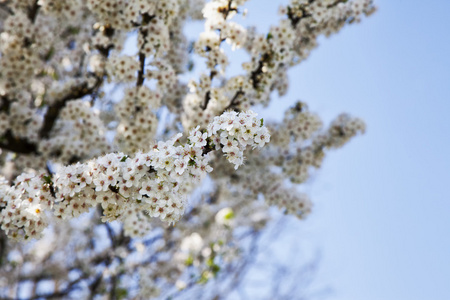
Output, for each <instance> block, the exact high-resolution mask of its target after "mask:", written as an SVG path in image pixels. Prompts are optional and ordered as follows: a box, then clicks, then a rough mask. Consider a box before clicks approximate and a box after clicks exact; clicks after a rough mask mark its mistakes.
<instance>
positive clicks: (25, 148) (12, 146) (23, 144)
mask: <svg viewBox="0 0 450 300" xmlns="http://www.w3.org/2000/svg"><path fill="white" fill-rule="evenodd" d="M0 148H1V149H4V150H8V151H12V152H15V153H21V154H38V150H37V146H36V144H35V143H30V142H29V141H28V140H27V139H23V138H18V137H15V136H13V134H12V133H11V130H7V131H6V133H5V134H4V135H3V137H2V139H1V140H0Z"/></svg>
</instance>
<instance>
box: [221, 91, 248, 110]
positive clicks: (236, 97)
mask: <svg viewBox="0 0 450 300" xmlns="http://www.w3.org/2000/svg"><path fill="white" fill-rule="evenodd" d="M243 95H245V93H244V92H243V91H242V90H239V91H237V92H236V94H234V97H233V99H231V101H230V104H228V106H227V107H225V109H224V111H226V110H228V109H230V108H234V107H235V106H236V105H237V104H239V103H238V102H237V99H238V98H239V96H243Z"/></svg>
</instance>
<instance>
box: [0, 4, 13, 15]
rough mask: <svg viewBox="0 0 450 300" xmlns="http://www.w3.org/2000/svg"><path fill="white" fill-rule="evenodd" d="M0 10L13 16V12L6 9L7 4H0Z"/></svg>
mask: <svg viewBox="0 0 450 300" xmlns="http://www.w3.org/2000/svg"><path fill="white" fill-rule="evenodd" d="M0 9H1V10H3V11H5V12H7V13H8V14H10V15H14V12H13V11H12V9H11V8H9V7H8V2H6V3H0Z"/></svg>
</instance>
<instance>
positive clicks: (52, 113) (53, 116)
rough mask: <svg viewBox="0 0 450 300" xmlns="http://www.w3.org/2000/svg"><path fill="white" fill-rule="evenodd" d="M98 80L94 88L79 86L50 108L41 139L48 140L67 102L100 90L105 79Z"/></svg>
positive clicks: (82, 84)
mask: <svg viewBox="0 0 450 300" xmlns="http://www.w3.org/2000/svg"><path fill="white" fill-rule="evenodd" d="M96 79H97V82H96V83H95V84H94V86H92V87H90V88H89V87H88V83H87V82H83V83H81V84H80V85H79V86H77V87H75V88H73V89H72V92H71V93H70V94H68V95H66V96H65V97H64V98H62V99H59V100H58V101H56V102H55V103H54V104H52V105H50V106H49V107H48V110H47V113H46V114H45V117H44V124H43V125H42V127H41V130H40V131H39V137H40V138H48V137H49V136H50V132H51V130H52V128H53V126H54V125H55V122H56V120H57V119H58V117H59V113H60V111H61V109H62V108H63V107H64V106H65V105H66V102H67V101H70V100H74V99H80V98H83V97H84V96H86V95H89V94H91V93H93V92H94V91H96V90H97V89H98V88H100V86H101V85H102V83H103V79H102V78H99V77H96Z"/></svg>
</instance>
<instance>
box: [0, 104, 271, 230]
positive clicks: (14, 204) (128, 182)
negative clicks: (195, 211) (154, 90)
mask: <svg viewBox="0 0 450 300" xmlns="http://www.w3.org/2000/svg"><path fill="white" fill-rule="evenodd" d="M181 136H182V134H177V135H176V136H175V137H173V138H172V139H170V140H168V141H166V142H162V141H160V142H158V143H157V144H155V145H154V146H153V147H151V150H150V151H148V152H137V153H136V154H135V155H133V156H130V157H129V156H127V155H125V154H123V153H111V154H107V155H105V156H101V157H99V158H97V159H94V160H91V161H88V162H87V163H84V164H82V163H77V164H74V165H69V166H65V167H60V168H59V169H58V170H57V172H56V173H55V174H54V175H53V176H52V175H46V174H45V173H38V174H23V175H20V176H19V177H18V178H17V180H16V183H15V185H14V186H13V187H11V188H9V187H7V186H6V185H5V184H3V185H2V193H1V195H2V201H1V203H2V210H1V224H2V229H3V230H5V231H6V233H7V234H9V235H11V236H13V237H21V238H28V237H33V238H35V237H39V235H40V234H41V232H42V230H43V229H44V228H45V225H46V223H47V222H46V214H45V211H49V210H51V211H53V214H54V215H55V216H57V217H58V218H60V219H68V218H73V217H77V216H79V215H80V214H82V213H84V212H87V211H88V210H89V209H90V208H91V207H94V206H96V205H97V204H100V205H101V208H102V210H103V215H104V216H103V221H113V220H116V219H120V220H124V221H125V222H124V223H125V226H127V225H128V224H131V225H130V226H133V225H137V226H138V227H139V224H137V223H134V222H133V221H130V220H129V219H128V220H127V218H131V219H138V218H139V217H140V215H139V214H134V213H133V212H135V210H136V209H138V210H139V211H145V212H146V215H148V216H150V217H159V218H160V219H161V220H162V221H166V222H168V223H173V222H176V221H178V220H179V218H180V217H181V216H182V215H183V213H184V210H185V207H186V196H187V195H186V192H190V190H186V189H181V188H182V187H185V185H188V186H192V185H191V182H193V183H198V182H200V181H201V179H203V178H204V177H205V176H206V174H207V173H209V172H211V171H212V168H211V166H210V165H209V164H208V161H209V160H210V159H211V157H210V155H208V153H209V151H208V149H213V148H212V145H210V144H208V142H209V141H212V140H214V141H217V144H216V145H215V149H217V150H219V149H221V150H222V151H223V152H224V153H225V156H226V158H227V160H228V161H229V162H231V163H232V164H234V165H235V168H237V167H238V166H239V165H241V164H242V162H243V150H244V148H245V147H246V146H254V147H263V146H264V144H265V143H266V142H268V140H269V138H270V135H269V133H268V131H267V129H266V128H265V127H264V126H263V125H262V121H261V120H258V119H257V118H256V114H255V113H253V112H251V111H249V112H242V113H240V114H237V113H235V112H226V113H224V114H223V115H222V116H219V117H216V118H215V119H214V121H213V122H212V123H211V124H210V126H208V129H207V130H206V132H201V131H200V130H199V128H198V127H197V128H196V129H194V130H192V131H191V132H190V135H189V137H188V143H187V144H185V145H182V144H180V138H181ZM222 142H223V143H222ZM228 143H231V145H229V144H228ZM177 144H178V145H177ZM238 145H239V146H238ZM129 212H131V213H129ZM125 230H126V231H127V232H135V231H136V230H135V229H134V228H132V229H128V228H126V229H125Z"/></svg>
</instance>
